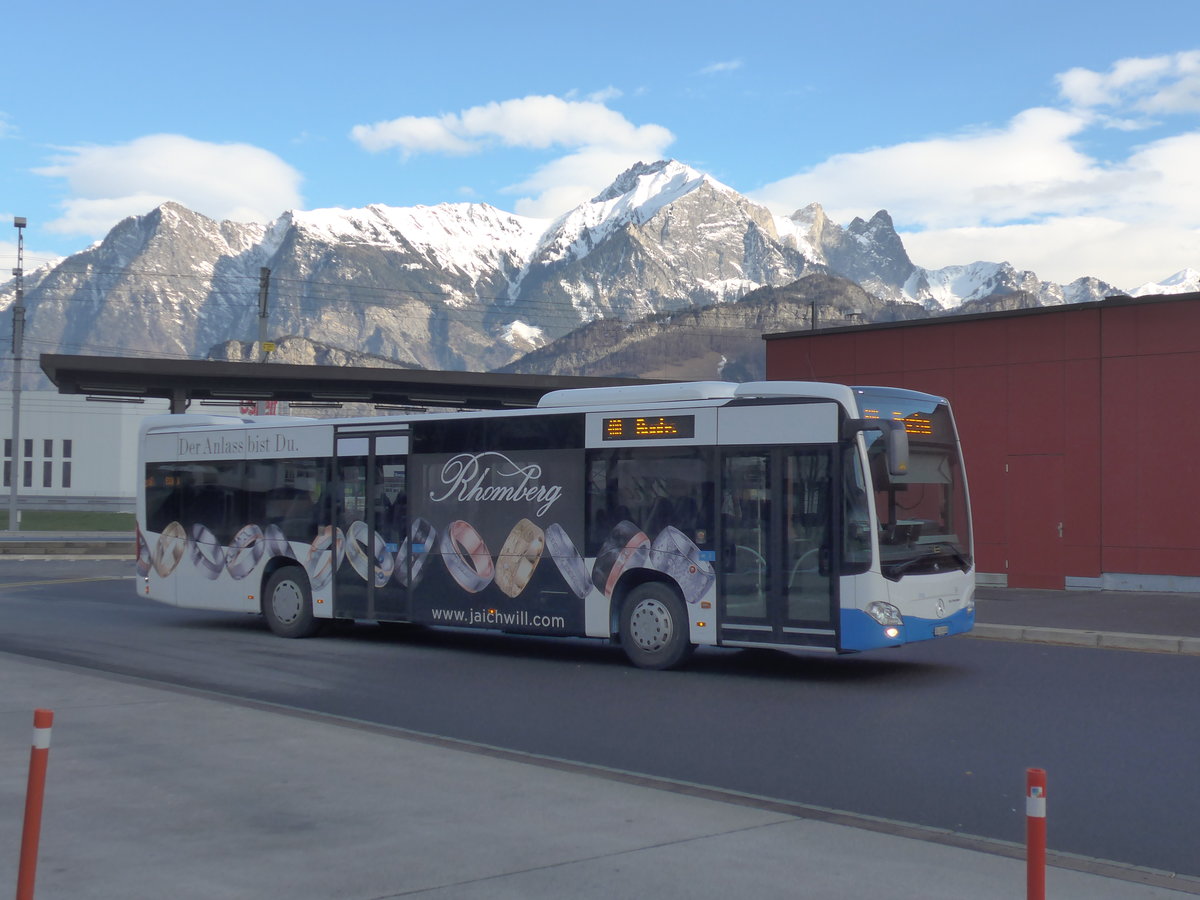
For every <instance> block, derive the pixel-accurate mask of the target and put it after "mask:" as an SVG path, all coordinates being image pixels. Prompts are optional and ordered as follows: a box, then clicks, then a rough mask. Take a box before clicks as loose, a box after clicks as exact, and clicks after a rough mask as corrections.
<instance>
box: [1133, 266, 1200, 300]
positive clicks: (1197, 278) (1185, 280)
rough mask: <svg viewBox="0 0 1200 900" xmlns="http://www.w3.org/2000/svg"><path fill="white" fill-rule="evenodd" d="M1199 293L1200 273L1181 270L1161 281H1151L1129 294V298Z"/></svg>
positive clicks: (1191, 270)
mask: <svg viewBox="0 0 1200 900" xmlns="http://www.w3.org/2000/svg"><path fill="white" fill-rule="evenodd" d="M1193 291H1200V272H1197V271H1196V270H1195V269H1181V270H1180V271H1178V272H1176V273H1175V274H1174V275H1172V276H1171V277H1170V278H1164V279H1163V280H1162V281H1157V282H1155V281H1151V282H1147V283H1146V284H1143V285H1142V286H1141V287H1139V288H1136V289H1134V290H1133V291H1131V292H1130V294H1129V296H1131V297H1145V296H1147V295H1149V294H1187V293H1191V292H1193Z"/></svg>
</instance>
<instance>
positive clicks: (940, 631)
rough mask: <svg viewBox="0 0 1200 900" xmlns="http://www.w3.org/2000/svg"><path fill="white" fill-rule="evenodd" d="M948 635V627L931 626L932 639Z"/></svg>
mask: <svg viewBox="0 0 1200 900" xmlns="http://www.w3.org/2000/svg"><path fill="white" fill-rule="evenodd" d="M949 633H950V626H949V625H934V626H933V636H934V637H945V636H946V635H948V634H949Z"/></svg>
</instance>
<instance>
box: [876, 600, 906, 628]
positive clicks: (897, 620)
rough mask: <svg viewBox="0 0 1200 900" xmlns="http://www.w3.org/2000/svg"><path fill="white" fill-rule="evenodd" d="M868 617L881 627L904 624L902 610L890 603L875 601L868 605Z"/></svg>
mask: <svg viewBox="0 0 1200 900" xmlns="http://www.w3.org/2000/svg"><path fill="white" fill-rule="evenodd" d="M867 615H868V616H870V617H871V618H872V619H874V620H875V621H876V622H878V623H879V624H880V625H903V624H904V617H903V616H901V615H900V610H898V609H897V608H896V607H894V606H892V604H890V603H884V602H883V601H882V600H874V601H872V602H871V603H868V604H867Z"/></svg>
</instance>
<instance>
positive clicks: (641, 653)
mask: <svg viewBox="0 0 1200 900" xmlns="http://www.w3.org/2000/svg"><path fill="white" fill-rule="evenodd" d="M621 647H622V649H624V651H625V655H626V656H628V657H629V661H630V662H632V663H633V664H634V665H635V666H637V667H638V668H641V669H670V668H672V667H673V666H677V665H679V664H680V663H681V662H683V661H684V660H685V659H687V658H688V657H689V656H690V655H691V653H692V651H693V650H694V649H695V645H693V644H692V642H691V641H690V640H689V638H688V620H687V610H686V608H685V607H684V605H683V601H682V600H681V599H680V598H679V595H678V594H677V593H676V592H675V591H674V590H672V589H671V587H670V586H669V585H666V584H663V583H661V582H657V581H650V582H647V583H646V584H639V585H638V586H637V587H635V588H634V589H633V590H631V591H630V592H629V596H628V597H626V598H625V605H624V606H623V607H622V609H621Z"/></svg>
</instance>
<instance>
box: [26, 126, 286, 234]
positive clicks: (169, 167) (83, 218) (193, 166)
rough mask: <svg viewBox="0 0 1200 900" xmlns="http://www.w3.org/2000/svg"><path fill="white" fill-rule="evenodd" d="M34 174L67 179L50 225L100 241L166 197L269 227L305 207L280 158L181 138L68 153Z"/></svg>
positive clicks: (211, 214)
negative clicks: (64, 196) (59, 214)
mask: <svg viewBox="0 0 1200 900" xmlns="http://www.w3.org/2000/svg"><path fill="white" fill-rule="evenodd" d="M35 172H36V174H39V175H44V176H47V177H51V178H62V179H65V180H66V182H67V187H68V192H69V197H68V199H67V200H65V201H64V202H63V203H62V207H63V210H64V214H63V216H62V217H61V218H59V219H56V220H55V221H53V222H50V223H49V224H48V225H47V226H46V229H47V231H51V232H57V233H61V234H83V235H89V236H92V237H98V236H101V235H103V234H104V233H106V232H107V231H108V230H109V229H110V228H111V227H112V226H113V225H114V224H115V223H116V222H117V221H119V220H120V219H122V218H124V217H126V216H130V215H140V214H142V213H145V212H147V211H149V210H150V209H153V208H154V207H155V206H158V205H159V204H161V203H163V202H165V201H167V200H174V201H176V202H178V203H182V204H183V205H184V206H186V207H188V208H189V209H192V210H195V211H196V212H199V213H201V214H203V215H206V216H209V217H211V218H215V219H232V220H234V221H241V222H267V221H270V220H271V219H273V218H275V217H276V216H277V215H279V213H280V212H282V211H283V210H285V209H290V208H294V207H297V206H299V205H300V203H301V197H300V192H299V184H300V174H299V173H298V172H297V171H296V170H295V169H293V168H292V167H291V166H289V165H288V164H287V163H285V162H284V161H283V160H281V159H280V158H279V157H277V156H275V155H274V154H273V153H270V152H268V151H266V150H263V149H261V148H258V147H253V146H250V145H248V144H213V143H207V142H205V141H197V140H194V139H192V138H188V137H184V136H182V135H176V134H155V135H148V136H146V137H141V138H137V139H135V140H133V141H130V142H129V143H127V144H119V145H115V146H107V147H98V146H89V147H70V148H66V149H64V150H62V151H60V153H59V155H58V156H56V157H55V159H54V160H53V162H52V164H51V165H49V166H45V167H43V168H40V169H36V170H35Z"/></svg>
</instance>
